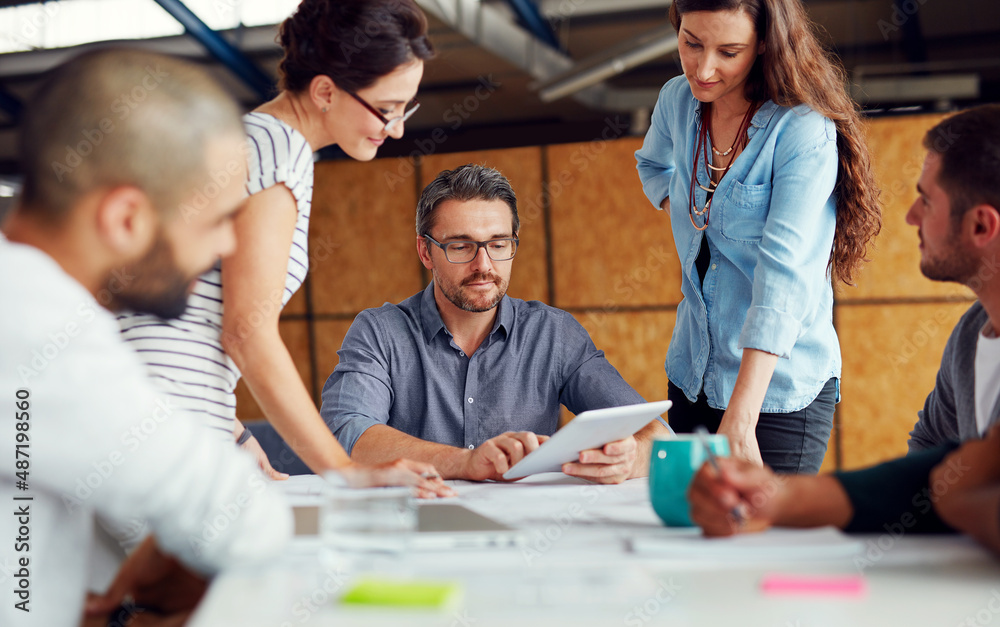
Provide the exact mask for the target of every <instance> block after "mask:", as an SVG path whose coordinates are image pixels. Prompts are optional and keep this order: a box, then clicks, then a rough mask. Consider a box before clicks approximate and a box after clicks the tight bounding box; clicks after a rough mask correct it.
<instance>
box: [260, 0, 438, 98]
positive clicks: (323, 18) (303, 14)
mask: <svg viewBox="0 0 1000 627" xmlns="http://www.w3.org/2000/svg"><path fill="white" fill-rule="evenodd" d="M278 43H279V44H280V45H281V48H282V49H283V50H284V51H285V56H284V57H283V58H282V59H281V63H280V65H279V66H278V76H279V83H278V85H279V87H280V88H281V89H283V90H288V91H292V92H301V91H303V90H305V89H308V87H309V83H310V82H311V81H312V79H313V78H314V77H316V76H320V75H323V76H329V77H330V78H331V79H332V80H333V82H334V83H336V85H337V87H339V88H341V89H343V90H345V91H350V92H357V91H358V90H361V89H364V88H365V87H369V86H370V85H372V84H373V83H374V82H375V81H377V80H378V79H379V78H381V77H383V76H385V75H386V74H389V73H390V72H392V71H393V70H395V69H396V68H397V67H399V66H400V65H403V64H405V63H409V62H410V61H414V60H418V59H419V60H421V61H427V60H429V59H431V58H432V57H433V56H434V47H433V46H432V45H431V42H430V39H428V38H427V18H426V17H425V16H424V13H423V11H421V10H420V8H419V7H418V6H417V5H416V3H415V2H414V1H413V0H303V2H302V4H300V5H299V7H298V8H297V9H296V10H295V13H293V14H292V15H291V16H290V17H289V18H288V19H286V20H285V21H284V22H282V23H281V27H280V29H279V31H278Z"/></svg>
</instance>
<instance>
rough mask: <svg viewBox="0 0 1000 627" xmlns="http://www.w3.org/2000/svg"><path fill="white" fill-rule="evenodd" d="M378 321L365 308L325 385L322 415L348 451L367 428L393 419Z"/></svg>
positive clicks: (357, 318) (386, 361) (342, 346)
mask: <svg viewBox="0 0 1000 627" xmlns="http://www.w3.org/2000/svg"><path fill="white" fill-rule="evenodd" d="M383 346H385V344H383V343H382V342H381V341H380V336H379V330H378V327H377V322H376V320H375V318H374V316H372V315H371V314H370V313H369V312H367V311H363V312H361V313H360V314H358V316H357V317H356V318H355V319H354V323H353V324H351V328H350V330H348V332H347V336H346V337H344V342H343V344H342V345H341V347H340V350H339V351H337V356H338V357H339V358H340V362H339V363H338V364H337V367H336V368H335V369H334V371H333V374H331V375H330V377H329V378H328V379H327V381H326V385H325V386H323V405H322V408H321V409H320V414H321V415H322V416H323V420H324V421H325V422H326V424H327V426H328V427H330V430H331V431H332V432H333V435H334V436H335V437H336V438H337V440H338V441H339V442H340V445H341V446H343V447H344V450H346V451H347V453H348V454H351V451H352V450H353V449H354V445H355V443H356V442H357V441H358V438H360V437H361V434H363V433H364V432H365V431H367V430H368V429H369V428H371V427H373V426H375V425H380V424H381V425H384V424H387V423H388V422H389V409H390V408H391V407H392V400H393V399H392V385H391V382H390V378H389V362H388V359H387V357H386V355H385V354H384V351H383Z"/></svg>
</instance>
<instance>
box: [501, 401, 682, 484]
mask: <svg viewBox="0 0 1000 627" xmlns="http://www.w3.org/2000/svg"><path fill="white" fill-rule="evenodd" d="M670 405H671V402H670V401H656V402H653V403H639V404H638V405H623V406H622V407H609V408H607V409H592V410H590V411H585V412H583V413H582V414H580V415H578V416H577V417H576V418H574V419H573V420H570V421H569V424H567V425H566V426H565V427H563V428H562V429H560V430H559V431H556V433H555V435H553V436H552V437H551V438H549V439H548V440H546V441H545V442H543V443H542V445H541V446H539V447H538V448H536V449H535V450H534V451H532V452H531V453H529V454H528V455H526V456H525V457H524V459H522V460H521V461H519V462H517V463H516V464H514V466H513V467H512V468H511V469H510V470H508V471H507V472H505V473H503V478H504V479H520V478H521V477H527V476H528V475H536V474H538V473H540V472H558V471H559V469H560V468H562V465H563V464H565V463H566V462H572V461H576V460H577V459H579V457H580V451H586V450H588V449H592V448H599V447H601V446H604V445H605V444H607V443H608V442H614V441H616V440H621V439H624V438H627V437H628V436H630V435H632V434H633V433H635V432H636V431H638V430H639V429H642V428H643V427H645V426H646V425H648V424H649V423H650V422H651V421H653V420H655V419H656V417H657V416H660V415H662V414H665V413H667V410H668V409H670Z"/></svg>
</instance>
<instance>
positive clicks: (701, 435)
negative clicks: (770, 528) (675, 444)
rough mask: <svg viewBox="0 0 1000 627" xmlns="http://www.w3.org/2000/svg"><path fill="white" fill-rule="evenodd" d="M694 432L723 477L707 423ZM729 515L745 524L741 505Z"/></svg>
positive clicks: (709, 460)
mask: <svg viewBox="0 0 1000 627" xmlns="http://www.w3.org/2000/svg"><path fill="white" fill-rule="evenodd" d="M694 432H695V433H696V434H697V435H698V440H700V441H701V446H702V448H704V449H705V455H706V456H708V463H709V464H711V465H712V469H713V470H714V471H715V474H717V475H718V476H719V478H720V479H721V478H722V469H720V468H719V460H718V458H716V456H715V452H714V451H712V447H710V446H709V445H708V429H706V428H705V425H698V426H697V427H695V428H694ZM729 515H730V516H732V517H733V519H734V520H735V521H736V524H737V525H739V526H741V527H742V526H743V523H745V522H746V521H745V520H743V512H741V511H740V507H739V505H737V506H736V507H734V508H733V509H731V510H730V511H729Z"/></svg>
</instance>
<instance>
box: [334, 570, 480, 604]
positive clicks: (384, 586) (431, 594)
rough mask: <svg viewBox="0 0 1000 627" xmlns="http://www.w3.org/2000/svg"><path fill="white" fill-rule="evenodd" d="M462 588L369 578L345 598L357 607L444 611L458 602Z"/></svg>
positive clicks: (445, 584)
mask: <svg viewBox="0 0 1000 627" xmlns="http://www.w3.org/2000/svg"><path fill="white" fill-rule="evenodd" d="M460 589H461V586H460V585H459V584H458V583H455V582H452V581H418V580H400V579H384V578H380V577H365V578H363V579H359V580H358V581H357V582H355V584H354V585H353V586H351V587H350V589H348V591H347V593H346V594H344V596H343V597H341V599H340V600H341V602H343V603H349V604H353V605H382V606H393V607H424V608H442V607H446V606H448V605H449V604H451V603H452V602H454V601H455V600H456V599H457V598H458V595H459V592H460Z"/></svg>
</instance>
